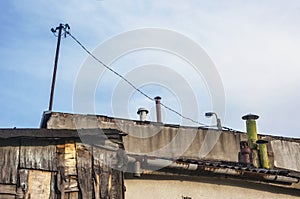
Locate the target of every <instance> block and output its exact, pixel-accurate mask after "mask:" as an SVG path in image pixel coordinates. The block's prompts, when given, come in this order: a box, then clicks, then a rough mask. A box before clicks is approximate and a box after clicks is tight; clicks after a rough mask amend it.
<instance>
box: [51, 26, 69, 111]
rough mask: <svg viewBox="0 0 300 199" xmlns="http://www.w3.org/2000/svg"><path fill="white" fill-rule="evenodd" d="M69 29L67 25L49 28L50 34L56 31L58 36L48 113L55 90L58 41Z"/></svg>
mask: <svg viewBox="0 0 300 199" xmlns="http://www.w3.org/2000/svg"><path fill="white" fill-rule="evenodd" d="M69 29H70V26H69V25H68V24H65V25H63V24H59V26H58V27H56V28H55V29H54V28H51V32H53V33H54V34H55V33H56V31H57V30H58V36H57V46H56V53H55V61H54V70H53V76H52V85H51V93H50V100H49V111H52V106H53V96H54V88H55V81H56V71H57V64H58V57H59V48H60V40H61V35H62V31H64V37H66V33H67V30H69Z"/></svg>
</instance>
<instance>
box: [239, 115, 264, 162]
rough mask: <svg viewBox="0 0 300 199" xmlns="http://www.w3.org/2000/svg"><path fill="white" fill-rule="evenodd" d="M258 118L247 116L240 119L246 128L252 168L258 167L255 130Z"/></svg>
mask: <svg viewBox="0 0 300 199" xmlns="http://www.w3.org/2000/svg"><path fill="white" fill-rule="evenodd" d="M258 118H259V116H258V115H253V114H248V115H245V116H243V117H242V119H243V120H246V128H247V139H248V142H249V145H250V149H251V160H252V161H251V162H252V164H253V166H254V167H257V168H258V167H260V162H259V154H258V149H257V144H256V141H257V129H256V121H255V120H257V119H258Z"/></svg>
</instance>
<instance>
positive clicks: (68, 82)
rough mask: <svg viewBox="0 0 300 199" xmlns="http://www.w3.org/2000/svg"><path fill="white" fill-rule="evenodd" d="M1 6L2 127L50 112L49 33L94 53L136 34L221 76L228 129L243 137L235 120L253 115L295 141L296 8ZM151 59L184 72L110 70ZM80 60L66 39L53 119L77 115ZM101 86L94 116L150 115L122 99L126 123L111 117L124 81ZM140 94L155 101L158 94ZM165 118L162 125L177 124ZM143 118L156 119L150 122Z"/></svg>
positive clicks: (133, 100) (72, 0) (32, 123)
mask: <svg viewBox="0 0 300 199" xmlns="http://www.w3.org/2000/svg"><path fill="white" fill-rule="evenodd" d="M0 4H1V5H0V7H1V8H0V9H1V12H0V22H1V39H0V55H1V65H0V70H1V73H0V79H1V84H0V86H1V88H0V89H1V92H0V96H1V97H0V104H1V105H0V108H1V109H0V110H1V112H0V127H3V128H4V127H20V128H21V127H38V126H39V123H40V119H41V115H42V113H43V111H44V110H47V108H48V101H49V92H50V83H51V77H52V70H53V61H54V53H55V47H56V37H54V36H53V34H52V33H51V32H50V29H51V28H52V27H56V26H57V25H58V24H59V23H68V24H69V25H70V26H71V32H72V33H73V34H74V35H75V36H76V37H77V38H79V39H80V41H81V42H83V43H84V44H85V45H86V46H87V48H88V49H91V50H93V49H96V48H97V46H99V44H101V43H102V42H104V41H105V40H107V39H109V38H112V37H113V36H114V35H118V34H120V33H122V32H126V31H130V30H133V29H139V28H146V27H155V28H162V29H169V30H173V31H176V32H179V33H181V34H183V35H186V36H188V37H189V38H191V39H192V40H193V41H195V42H197V43H198V44H199V45H200V46H201V47H202V48H203V49H204V50H205V51H206V53H207V54H208V56H209V57H210V58H211V59H212V60H213V62H214V64H215V66H216V68H217V70H218V72H219V75H220V77H221V79H222V82H223V87H224V92H225V96H226V107H225V108H226V116H225V117H224V118H222V120H223V121H222V122H223V124H224V125H225V126H229V127H232V128H234V129H238V130H243V131H244V129H245V127H244V121H242V120H241V116H243V115H244V114H247V113H250V112H251V113H256V114H258V115H260V116H261V118H260V119H259V120H258V130H259V132H261V133H265V134H273V135H282V136H290V137H300V136H299V135H300V132H299V129H300V122H299V121H300V114H299V110H300V105H299V101H300V92H299V90H300V83H299V77H300V75H299V72H300V71H299V68H300V61H299V52H300V37H299V35H300V26H299V21H300V12H299V11H300V2H299V1H293V0H291V1H288V2H287V1H276V0H273V1H222V2H217V1H177V0H175V1H163V2H161V1H155V0H152V1H150V0H149V1H148V0H144V1H133V0H131V1H128V0H123V1H117V0H102V1H100V0H88V1H82V0H65V1H53V0H47V1H42V0H41V1H33V0H24V1H18V0H10V1H1V3H0ZM119 45H120V46H122V43H120V44H119ZM149 57H150V58H153V59H157V60H156V62H157V63H158V62H159V63H176V64H177V65H179V66H180V64H183V63H181V62H180V60H176V59H177V58H176V59H175V58H174V57H172V56H169V55H166V54H164V53H160V54H157V52H143V53H142V52H139V53H136V54H134V55H133V56H132V55H128V56H124V57H121V58H120V59H119V60H117V61H116V62H114V63H113V67H114V68H115V69H116V70H118V71H121V72H122V68H121V67H120V65H122V66H123V69H124V71H123V72H124V74H126V71H127V72H128V71H129V70H131V69H133V68H136V67H133V68H130V67H131V66H132V65H133V64H134V65H135V66H140V65H145V64H147V63H149V62H150V60H149ZM86 59H87V55H86V54H85V53H84V52H83V51H82V50H81V49H80V48H79V47H78V45H76V44H75V43H74V41H73V40H71V38H66V39H63V41H62V47H61V54H60V60H59V68H58V76H57V84H56V91H55V101H54V111H62V112H73V107H72V101H73V89H74V85H75V81H76V77H77V75H78V72H79V71H80V68H81V66H82V64H83V63H84V61H85V60H86ZM125 69H127V70H125ZM104 80H105V81H104ZM102 81H104V82H102V86H101V85H100V86H99V87H98V90H97V92H96V93H95V98H96V99H95V101H96V102H95V104H96V105H97V110H96V113H97V114H104V115H110V116H115V117H126V116H128V117H130V118H131V119H137V115H135V111H136V109H137V107H138V106H146V107H147V108H148V109H149V110H153V105H152V102H149V101H147V100H145V99H144V98H143V97H142V96H139V95H138V94H137V93H134V94H132V95H131V97H129V98H130V99H127V101H128V104H129V105H131V106H129V107H127V109H124V111H125V112H128V114H125V113H124V112H114V111H112V110H111V107H112V106H111V104H112V100H111V96H113V95H114V87H113V86H109V85H112V84H110V83H111V82H116V81H117V82H120V80H119V79H118V78H117V77H112V75H111V74H106V76H103V79H102ZM174 85H175V87H176V86H179V85H180V83H178V82H174ZM199 85H201V86H200V87H203V94H201V93H197V94H196V96H197V97H198V98H197V99H199V98H201V100H202V101H201V103H202V104H201V107H200V108H199V111H198V112H199V113H197V114H198V118H197V119H199V121H200V122H203V123H210V122H211V120H210V119H207V118H205V117H203V114H204V112H205V111H209V109H210V108H211V105H210V104H209V94H208V93H207V91H205V84H204V83H203V82H199ZM144 89H145V91H147V92H148V93H150V94H151V95H152V94H153V95H155V94H157V93H159V92H158V91H160V89H162V88H161V87H157V86H148V87H147V86H145V87H144ZM159 94H160V93H159ZM161 95H162V96H163V97H164V98H163V99H165V103H167V104H170V105H172V107H174V108H176V109H179V110H180V109H181V106H185V105H180V99H178V97H177V95H176V93H174V92H172V91H167V89H165V90H164V89H162V90H161ZM176 97H177V98H176ZM119 98H120V100H121V98H122V96H121V97H119ZM119 98H118V99H119ZM118 99H117V100H116V99H114V103H117V102H118ZM115 101H117V102H115ZM192 110H193V109H191V112H192ZM152 112H153V111H152ZM165 114H166V117H165V120H166V122H171V123H176V122H177V121H178V118H176V116H175V115H172V114H170V113H169V115H168V113H167V112H165ZM192 115H193V114H192ZM149 118H150V119H153V120H154V119H155V118H154V116H153V114H152V115H150V117H149ZM212 122H213V121H212Z"/></svg>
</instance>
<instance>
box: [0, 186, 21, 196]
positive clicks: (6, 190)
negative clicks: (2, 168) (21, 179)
mask: <svg viewBox="0 0 300 199" xmlns="http://www.w3.org/2000/svg"><path fill="white" fill-rule="evenodd" d="M16 189H17V185H10V184H0V194H3V195H4V194H7V195H16Z"/></svg>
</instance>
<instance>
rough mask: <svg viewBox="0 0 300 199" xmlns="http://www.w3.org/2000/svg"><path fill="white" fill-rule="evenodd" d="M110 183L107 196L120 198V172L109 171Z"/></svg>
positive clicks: (121, 184) (121, 183)
mask: <svg viewBox="0 0 300 199" xmlns="http://www.w3.org/2000/svg"><path fill="white" fill-rule="evenodd" d="M111 184H112V187H111V189H110V190H109V198H114V199H115V198H116V199H117V198H118V199H120V198H122V191H123V190H122V186H123V182H122V172H120V171H118V170H112V173H111Z"/></svg>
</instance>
